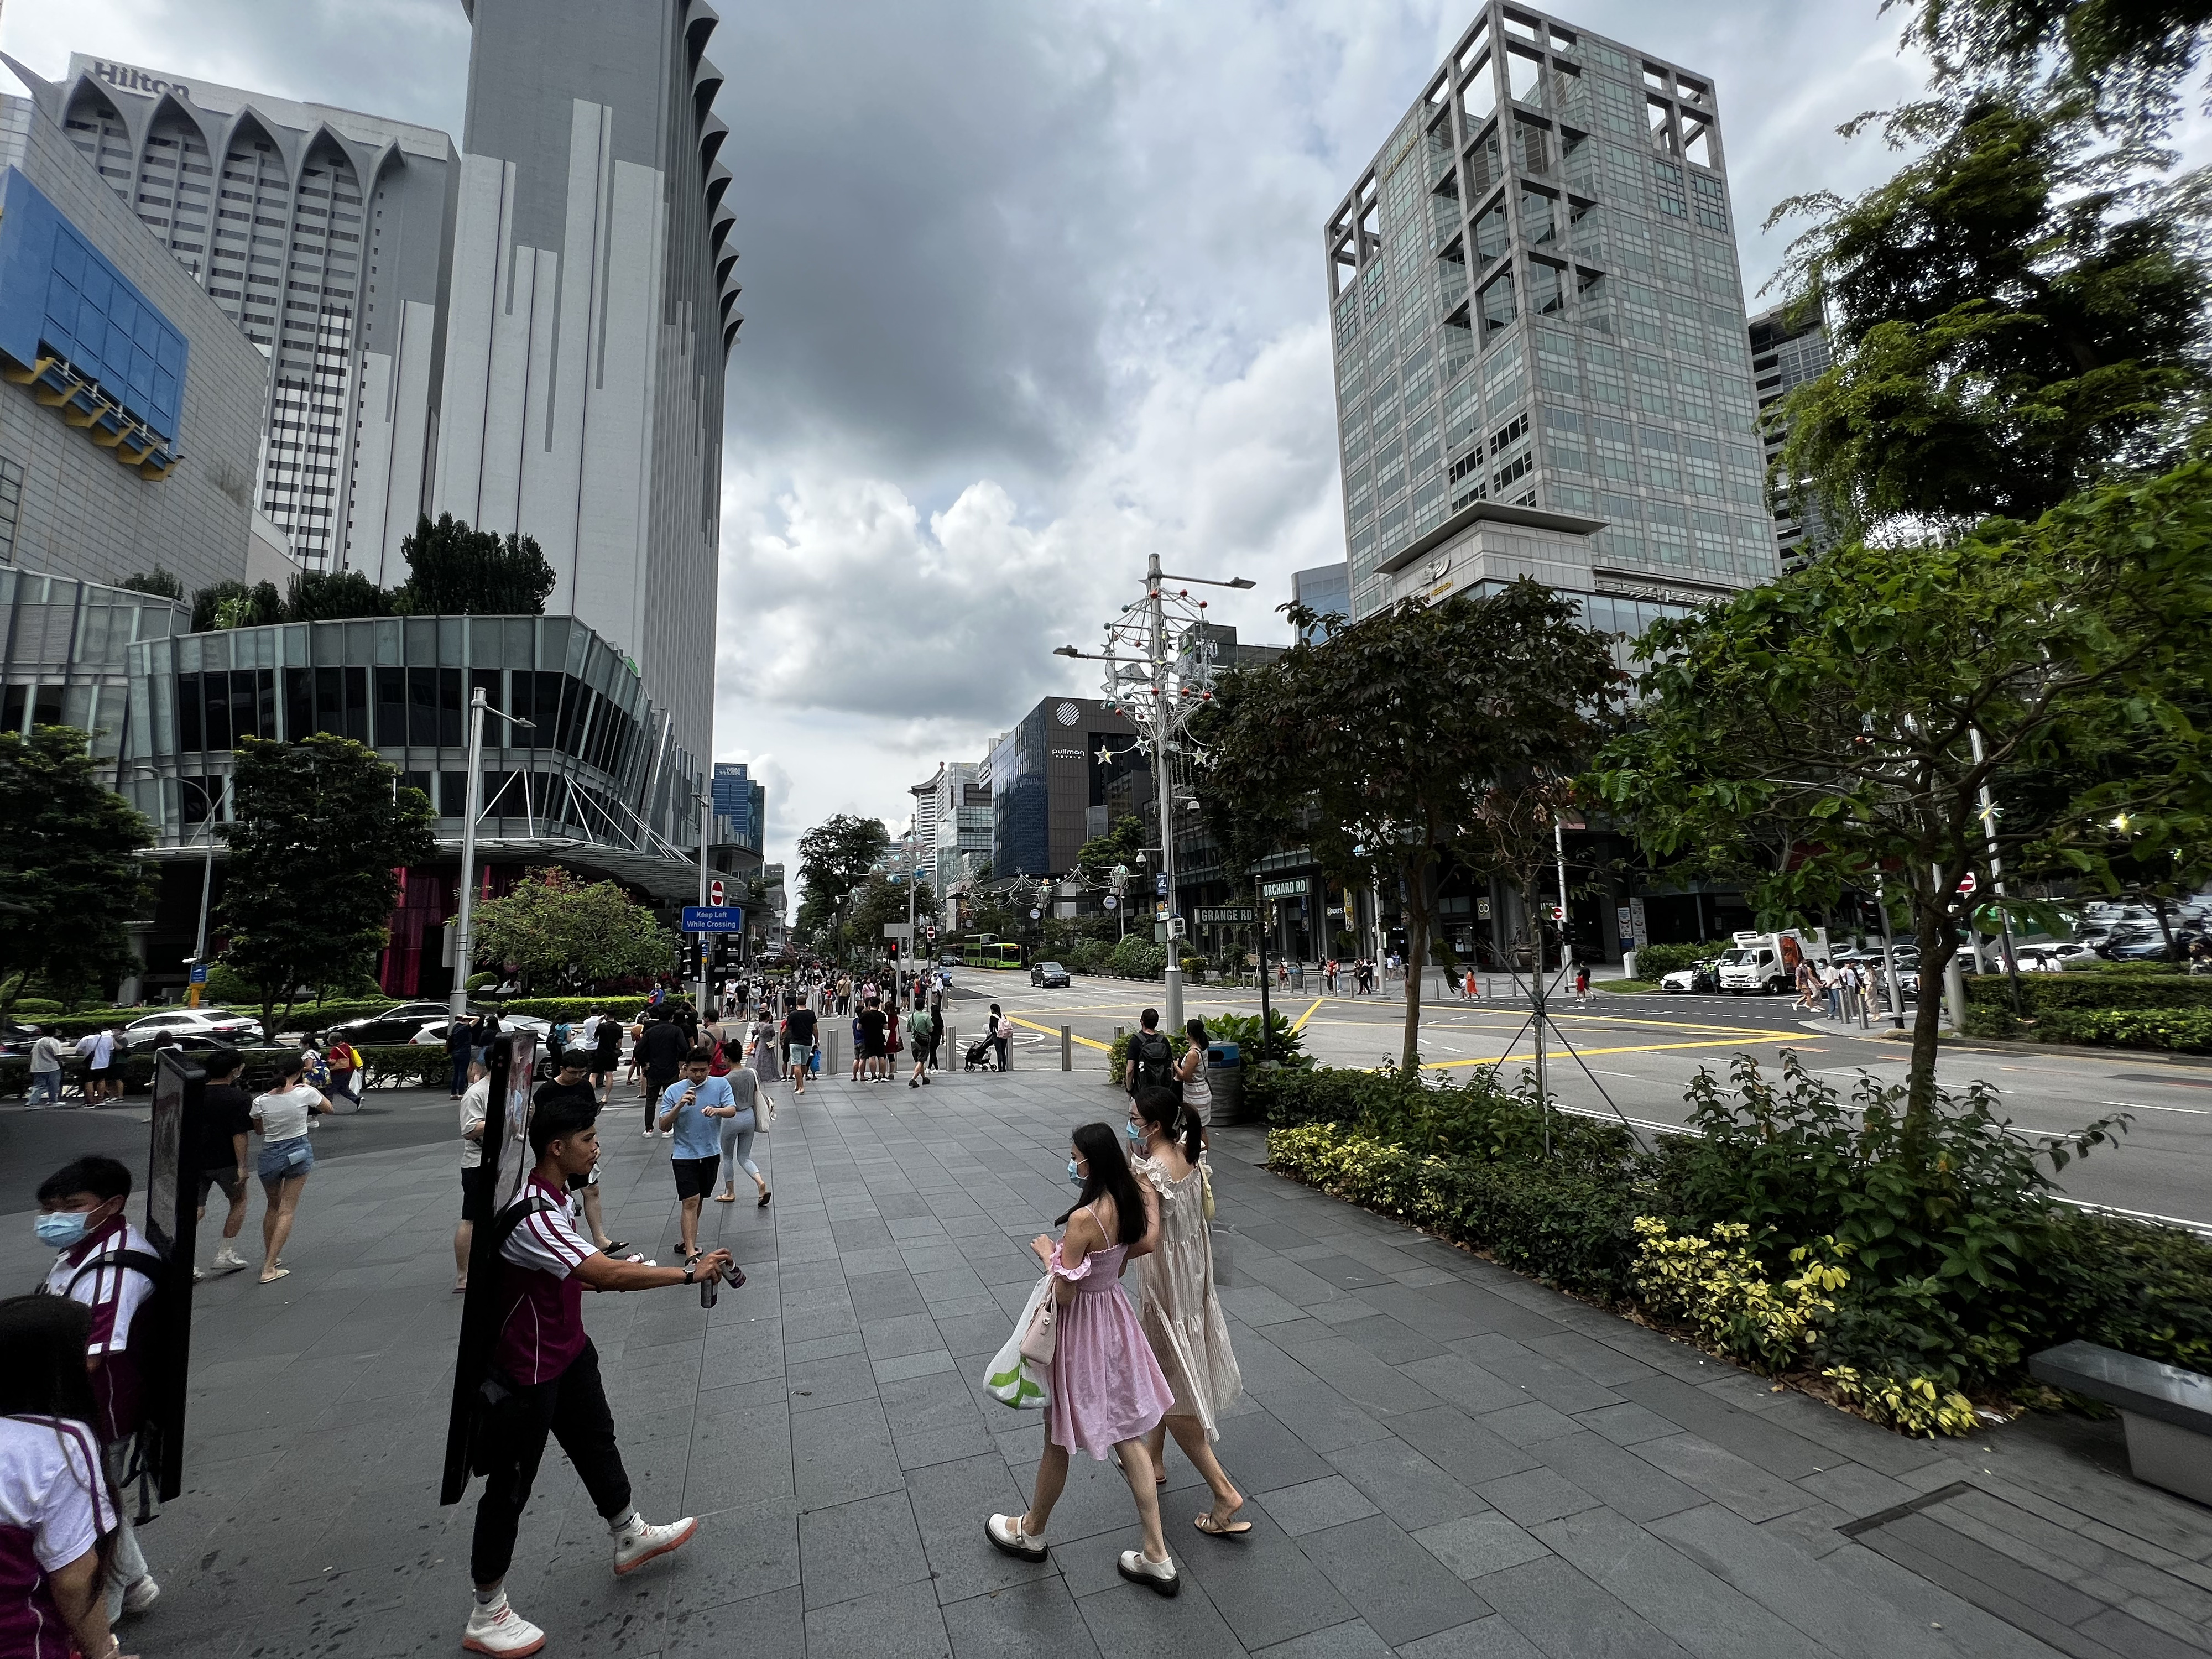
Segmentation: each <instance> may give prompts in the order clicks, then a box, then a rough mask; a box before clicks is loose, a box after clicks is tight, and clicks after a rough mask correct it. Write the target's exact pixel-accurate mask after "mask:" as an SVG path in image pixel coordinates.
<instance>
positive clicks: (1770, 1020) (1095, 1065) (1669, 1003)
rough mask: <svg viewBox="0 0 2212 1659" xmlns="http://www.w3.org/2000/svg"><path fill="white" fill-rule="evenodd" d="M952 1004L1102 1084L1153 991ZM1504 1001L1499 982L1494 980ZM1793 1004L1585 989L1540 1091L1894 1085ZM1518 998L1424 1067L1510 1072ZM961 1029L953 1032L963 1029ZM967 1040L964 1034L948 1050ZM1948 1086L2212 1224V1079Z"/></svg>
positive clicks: (1362, 1047)
mask: <svg viewBox="0 0 2212 1659" xmlns="http://www.w3.org/2000/svg"><path fill="white" fill-rule="evenodd" d="M956 981H957V983H958V984H959V986H960V987H961V988H962V989H963V991H966V992H969V993H970V994H971V997H972V1000H970V999H963V1002H962V1005H961V1008H962V1012H959V1013H957V1014H956V1015H955V1017H954V1018H955V1022H956V1024H961V1025H962V1026H963V1030H964V1029H965V1028H966V1026H968V1025H974V1026H975V1027H976V1028H977V1029H980V1023H979V1022H978V1021H977V1020H976V1018H975V1016H974V1015H972V1014H970V1013H969V1012H968V1010H969V1009H970V1008H980V1006H981V1004H982V1002H983V1001H985V1000H998V1001H1000V1002H1001V1003H1002V1004H1003V1005H1004V1006H1005V1008H1006V1012H1007V1013H1008V1014H1009V1015H1011V1016H1012V1018H1015V1019H1016V1020H1018V1021H1024V1022H1027V1028H1026V1029H1024V1031H1023V1036H1022V1040H1021V1041H1020V1042H1018V1043H1017V1045H1016V1047H1015V1052H1014V1062H1013V1063H1014V1064H1015V1066H1017V1067H1022V1066H1054V1067H1056V1066H1058V1065H1059V1064H1060V1026H1062V1025H1063V1024H1065V1025H1066V1026H1067V1027H1068V1028H1069V1030H1070V1036H1071V1038H1072V1039H1073V1042H1072V1044H1071V1046H1072V1047H1073V1050H1074V1054H1073V1063H1074V1066H1075V1068H1076V1069H1078V1070H1091V1069H1096V1070H1097V1071H1098V1072H1100V1073H1101V1077H1100V1081H1101V1083H1102V1084H1103V1082H1104V1081H1105V1079H1104V1076H1103V1071H1104V1066H1105V1058H1106V1057H1105V1054H1104V1052H1103V1048H1104V1045H1105V1044H1107V1043H1109V1042H1111V1041H1112V1038H1113V1034H1114V1029H1115V1026H1116V1025H1128V1026H1133V1025H1134V1024H1136V1021H1137V1013H1138V1011H1139V1009H1140V1008H1141V1007H1143V1006H1146V1004H1147V1003H1150V1004H1152V1005H1154V1006H1157V1004H1158V1000H1159V987H1158V986H1157V985H1149V986H1148V985H1142V984H1138V983H1134V982H1131V981H1121V980H1109V979H1090V978H1079V979H1078V980H1077V981H1076V982H1075V984H1074V985H1073V986H1072V987H1068V988H1067V989H1065V990H1053V991H1045V990H1038V989H1035V988H1033V987H1030V985H1029V983H1028V978H1027V975H1026V974H1023V973H1015V972H1006V973H987V972H984V971H981V970H978V969H967V970H966V971H965V972H964V973H956ZM1501 985H1502V986H1504V987H1508V988H1510V981H1501ZM1273 1000H1274V1003H1275V1006H1278V1007H1280V1008H1282V1009H1284V1010H1285V1012H1288V1013H1289V1015H1290V1016H1291V1018H1292V1019H1293V1020H1303V1022H1304V1024H1303V1025H1302V1027H1301V1031H1302V1034H1303V1036H1304V1038H1305V1047H1306V1052H1307V1053H1309V1054H1312V1055H1314V1056H1315V1057H1316V1059H1318V1060H1322V1061H1324V1062H1326V1063H1328V1064H1330V1065H1336V1066H1376V1065H1380V1064H1381V1063H1382V1062H1383V1060H1391V1059H1395V1057H1396V1056H1397V1054H1398V1053H1399V1049H1400V1039H1401V1030H1402V1029H1403V1021H1404V1005H1403V1003H1402V1002H1399V1001H1395V1000H1392V1001H1389V1002H1385V1001H1383V1000H1381V999H1378V998H1372V997H1361V998H1349V997H1320V996H1316V995H1315V994H1313V993H1312V992H1310V991H1309V992H1307V993H1306V994H1303V995H1300V994H1288V995H1277V996H1274V998H1273ZM1791 1000H1792V999H1791V998H1790V997H1787V996H1781V997H1729V996H1718V997H1692V996H1677V995H1668V994H1664V993H1661V992H1647V993H1643V994H1631V995H1626V996H1620V995H1614V994H1609V993H1604V992H1598V993H1594V994H1592V997H1591V1002H1590V1006H1589V1007H1587V1008H1578V1007H1575V1006H1571V1000H1570V1002H1569V1004H1568V1005H1567V1006H1564V1007H1562V1008H1560V1009H1559V1012H1558V1016H1557V1023H1558V1028H1559V1036H1560V1037H1561V1038H1562V1039H1564V1041H1565V1043H1567V1044H1569V1045H1571V1047H1572V1048H1573V1049H1574V1050H1575V1051H1576V1052H1577V1054H1579V1056H1580V1061H1579V1063H1577V1060H1574V1059H1571V1058H1567V1057H1565V1056H1563V1055H1560V1054H1558V1053H1557V1052H1556V1051H1554V1052H1553V1054H1552V1056H1551V1064H1550V1066H1549V1075H1550V1082H1551V1087H1552V1090H1553V1094H1554V1096H1555V1097H1556V1098H1558V1099H1559V1101H1560V1102H1561V1103H1563V1104H1565V1105H1566V1106H1568V1107H1570V1108H1571V1109H1583V1110H1589V1111H1595V1112H1607V1113H1610V1112H1612V1111H1613V1110H1616V1109H1617V1110H1618V1111H1619V1112H1620V1114H1621V1115H1623V1116H1625V1117H1626V1118H1627V1119H1628V1120H1629V1121H1631V1122H1632V1123H1634V1124H1637V1125H1638V1126H1639V1127H1644V1129H1645V1133H1659V1132H1661V1131H1662V1130H1663V1128H1664V1127H1667V1126H1672V1125H1676V1124H1680V1123H1681V1122H1683V1121H1685V1120H1686V1117H1687V1115H1688V1112H1687V1108H1686V1105H1685V1104H1684V1100H1683V1095H1684V1091H1685V1090H1686V1088H1687V1087H1688V1085H1689V1083H1690V1080H1691V1079H1692V1078H1693V1077H1694V1076H1695V1075H1696V1074H1697V1073H1698V1071H1699V1068H1700V1067H1705V1068H1710V1069H1711V1070H1712V1071H1713V1072H1715V1073H1718V1074H1720V1075H1722V1076H1723V1077H1725V1076H1726V1074H1727V1073H1728V1070H1729V1066H1730V1065H1731V1064H1732V1063H1733V1062H1734V1060H1735V1057H1736V1056H1737V1055H1738V1054H1748V1055H1750V1056H1751V1057H1752V1058H1753V1060H1757V1061H1758V1062H1759V1065H1760V1066H1763V1067H1765V1068H1766V1069H1768V1070H1769V1071H1770V1072H1771V1073H1778V1072H1779V1069H1780V1066H1781V1057H1782V1054H1783V1052H1784V1050H1785V1049H1787V1050H1790V1051H1791V1052H1794V1053H1795V1054H1797V1055H1798V1056H1799V1057H1800V1058H1801V1059H1802V1060H1803V1061H1804V1063H1805V1064H1806V1066H1807V1067H1808V1069H1809V1070H1812V1071H1813V1072H1814V1073H1816V1074H1818V1075H1820V1077H1821V1078H1822V1079H1824V1080H1825V1081H1827V1082H1830V1083H1832V1084H1834V1085H1837V1086H1838V1088H1839V1089H1841V1090H1842V1091H1844V1092H1845V1093H1846V1094H1847V1095H1848V1093H1849V1092H1850V1091H1851V1090H1852V1089H1853V1088H1855V1087H1856V1086H1857V1082H1858V1079H1859V1078H1860V1077H1861V1076H1862V1075H1871V1076H1873V1077H1875V1078H1876V1079H1880V1080H1881V1081H1882V1082H1885V1083H1901V1082H1902V1081H1903V1079H1904V1076H1905V1059H1906V1056H1905V1045H1904V1043H1903V1042H1900V1041H1898V1040H1895V1039H1892V1038H1887V1037H1884V1036H1881V1035H1880V1034H1879V1033H1880V1030H1881V1027H1880V1026H1879V1025H1877V1026H1876V1027H1875V1029H1874V1030H1867V1031H1862V1030H1860V1029H1859V1028H1858V1027H1857V1026H1856V1025H1851V1026H1842V1025H1838V1024H1833V1023H1832V1022H1830V1021H1828V1020H1826V1019H1807V1018H1804V1017H1803V1016H1802V1015H1800V1014H1796V1013H1794V1012H1792V1011H1791V1008H1790V1003H1791ZM1184 1004H1185V1012H1186V1014H1187V1015H1195V1016H1197V1017H1199V1018H1205V1017H1206V1016H1207V1015H1208V1014H1211V1013H1214V1012H1237V1013H1251V1012H1256V1010H1257V1008H1258V1006H1259V1000H1258V997H1257V995H1256V994H1255V993H1252V992H1249V991H1248V992H1224V991H1219V990H1212V989H1209V988H1207V987H1194V989H1192V990H1191V991H1190V992H1188V994H1186V996H1185V998H1184ZM1527 1019H1528V1005H1527V1002H1526V1000H1525V999H1523V1000H1519V1001H1517V1002H1511V1003H1509V1002H1506V1001H1504V1000H1486V1001H1484V1002H1480V1003H1476V1004H1467V1003H1462V1002H1460V1001H1458V1000H1452V1001H1450V1002H1448V1003H1443V1004H1441V1005H1439V1004H1429V1005H1425V1006H1424V1007H1423V1009H1422V1012H1421V1038H1420V1053H1421V1059H1422V1063H1423V1064H1424V1065H1425V1066H1432V1067H1435V1068H1437V1069H1439V1070H1441V1071H1443V1073H1445V1074H1446V1075H1450V1074H1452V1073H1455V1072H1457V1071H1459V1070H1461V1069H1462V1068H1466V1067H1471V1066H1477V1065H1482V1064H1488V1063H1494V1062H1498V1061H1500V1060H1502V1061H1503V1062H1504V1064H1505V1066H1506V1068H1507V1069H1508V1071H1509V1072H1517V1071H1519V1070H1521V1069H1522V1067H1523V1066H1527V1065H1528V1064H1530V1063H1531V1062H1532V1061H1533V1059H1534V1050H1533V1048H1531V1046H1530V1044H1529V1042H1528V1034H1527V1031H1526V1029H1525V1026H1526V1022H1527ZM963 1022H964V1024H963ZM963 1041H964V1039H963ZM1936 1076H1937V1078H1938V1079H1939V1080H1940V1081H1941V1082H1942V1083H1943V1084H1944V1085H1946V1086H1948V1087H1950V1088H1953V1089H1963V1088H1964V1087H1965V1086H1966V1084H1967V1083H1969V1082H1970V1081H1972V1080H1973V1079H1982V1080H1984V1081H1986V1082H1988V1083H1990V1084H1991V1085H1994V1086H1995V1087H1996V1089H1997V1091H1999V1093H2000V1095H2001V1097H2002V1100H2003V1103H2004V1107H2005V1110H2006V1113H2007V1115H2008V1116H2009V1117H2010V1119H2011V1120H2012V1122H2013V1124H2014V1126H2015V1133H2021V1134H2023V1135H2027V1136H2031V1137H2033V1136H2051V1135H2056V1134H2062V1133H2065V1132H2067V1131H2069V1130H2072V1129H2075V1128H2077V1127H2080V1126H2081V1125H2082V1124H2084V1123H2086V1122H2087V1121H2090V1120H2092V1119H2094V1118H2098V1117H2104V1116H2108V1115H2114V1114H2116V1113H2126V1114H2130V1115H2131V1116H2132V1118H2133V1122H2132V1123H2131V1125H2130V1129H2129V1133H2127V1134H2126V1135H2125V1137H2124V1139H2123V1140H2122V1142H2121V1144H2120V1145H2119V1146H2116V1147H2106V1148H2100V1150H2098V1151H2097V1152H2093V1153H2092V1154H2091V1155H2090V1156H2089V1157H2088V1158H2084V1159H2081V1160H2079V1161H2077V1162H2075V1163H2074V1164H2069V1166H2068V1167H2067V1168H2066V1170H2064V1171H2063V1173H2062V1174H2061V1176H2059V1177H2058V1182H2057V1185H2058V1188H2059V1190H2060V1191H2061V1192H2063V1193H2064V1194H2066V1195H2067V1196H2069V1197H2070V1198H2075V1199H2078V1200H2082V1201H2083V1202H2087V1203H2092V1204H2101V1205H2106V1206H2111V1207H2113V1208H2116V1209H2122V1210H2130V1211H2134V1212H2140V1213H2143V1214H2148V1215H2156V1216H2164V1217H2169V1218H2179V1219H2182V1220H2186V1221H2191V1222H2193V1223H2198V1224H2202V1225H2206V1226H2209V1227H2212V1067H2209V1066H2192V1065H2189V1064H2187V1063H2178V1062H2175V1061H2171V1060H2162V1059H2160V1058H2158V1057H2154V1056H2150V1055H2144V1054H2114V1055H2113V1056H2112V1058H2111V1059H2109V1060H2105V1059H2095V1060H2089V1059H2081V1058H2079V1057H2075V1056H2069V1055H2057V1054H2035V1053H2034V1052H2033V1051H2032V1050H2021V1051H2018V1052H2015V1051H2012V1050H2006V1051H2003V1052H2001V1053H1986V1052H1981V1051H1977V1050H1972V1049H1957V1050H1947V1051H1946V1052H1945V1054H1944V1055H1943V1057H1942V1060H1940V1061H1939V1062H1938V1065H1937V1068H1936Z"/></svg>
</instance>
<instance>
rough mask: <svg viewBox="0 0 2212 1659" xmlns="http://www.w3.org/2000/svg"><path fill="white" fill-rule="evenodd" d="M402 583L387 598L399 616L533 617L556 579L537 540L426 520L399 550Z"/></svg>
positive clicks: (442, 518)
mask: <svg viewBox="0 0 2212 1659" xmlns="http://www.w3.org/2000/svg"><path fill="white" fill-rule="evenodd" d="M399 551H400V553H401V555H402V556H404V558H405V559H406V561H407V568H408V572H409V574H408V577H407V580H405V581H404V582H403V583H401V584H400V586H398V588H397V589H395V590H394V591H393V592H392V609H393V610H394V611H398V612H399V613H400V614H402V615H404V616H416V617H429V616H441V617H451V616H476V617H486V616H491V617H497V616H518V617H538V616H543V615H544V611H545V601H546V600H547V599H550V597H551V596H552V592H553V589H554V588H555V586H557V585H558V582H559V578H558V577H557V576H556V574H554V570H553V567H552V566H551V565H550V564H549V563H547V562H546V561H545V555H544V553H543V552H542V551H540V550H539V549H538V542H537V538H534V537H531V536H519V535H514V534H512V533H510V534H508V535H507V537H506V538H504V539H502V538H501V536H500V535H499V533H498V532H496V531H490V530H471V529H470V528H469V526H468V521H467V520H465V519H457V518H455V517H454V516H453V514H452V513H440V514H439V515H438V521H437V522H436V523H435V524H433V523H431V521H430V519H429V516H428V514H427V513H426V514H425V515H424V516H423V517H422V519H421V520H419V521H418V522H417V523H416V526H415V533H414V534H412V535H411V536H409V537H408V538H406V539H405V540H404V541H402V542H401V543H400V544H399Z"/></svg>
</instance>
